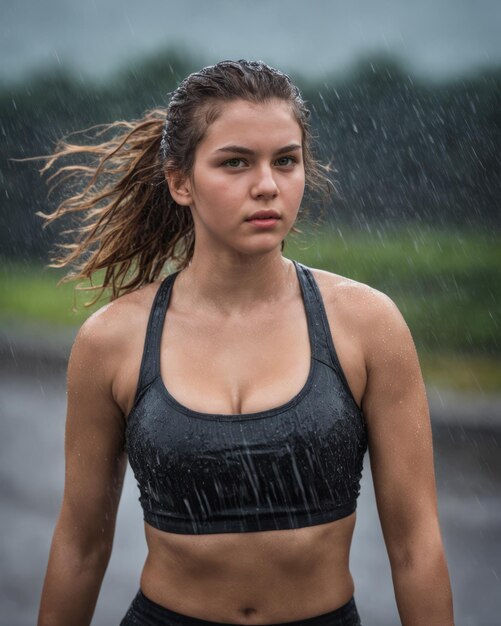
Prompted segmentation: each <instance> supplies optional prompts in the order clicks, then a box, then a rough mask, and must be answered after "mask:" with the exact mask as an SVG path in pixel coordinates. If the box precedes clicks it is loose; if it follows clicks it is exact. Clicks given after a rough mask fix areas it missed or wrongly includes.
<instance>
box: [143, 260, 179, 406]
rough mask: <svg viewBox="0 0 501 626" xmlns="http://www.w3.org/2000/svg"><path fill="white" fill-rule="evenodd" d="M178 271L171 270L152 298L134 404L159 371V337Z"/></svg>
mask: <svg viewBox="0 0 501 626" xmlns="http://www.w3.org/2000/svg"><path fill="white" fill-rule="evenodd" d="M178 273H179V271H177V272H173V273H172V274H169V275H168V276H166V277H165V278H164V279H163V281H162V282H161V284H160V287H159V288H158V289H157V292H156V294H155V297H154V299H153V304H152V307H151V310H150V316H149V319H148V326H147V327H146V337H145V341H144V349H143V357H142V359H141V367H140V370H139V380H138V385H137V390H136V397H135V399H134V404H135V403H136V402H137V401H138V399H139V396H140V395H141V394H142V393H143V392H144V390H145V389H147V388H148V387H149V386H150V385H151V383H152V382H153V381H154V380H155V378H156V377H157V376H158V375H159V373H160V372H159V368H160V339H161V336H162V328H163V323H164V319H165V313H166V311H167V307H168V305H169V298H170V293H171V286H172V283H173V282H174V279H175V277H176V275H177V274H178Z"/></svg>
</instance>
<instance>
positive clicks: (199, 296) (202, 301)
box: [176, 250, 297, 317]
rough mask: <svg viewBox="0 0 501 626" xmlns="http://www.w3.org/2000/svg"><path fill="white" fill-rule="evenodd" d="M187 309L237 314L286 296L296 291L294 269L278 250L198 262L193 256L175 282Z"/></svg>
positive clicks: (275, 301) (225, 314)
mask: <svg viewBox="0 0 501 626" xmlns="http://www.w3.org/2000/svg"><path fill="white" fill-rule="evenodd" d="M176 283H177V287H178V291H179V293H180V294H181V297H182V299H183V300H184V302H185V305H186V306H187V307H190V310H198V311H202V310H203V311H211V310H212V311H214V312H215V313H218V314H221V315H223V316H225V317H229V316H231V315H241V314H245V313H248V312H249V311H250V310H257V309H259V308H262V307H263V306H266V305H273V304H276V303H278V302H280V301H283V300H284V299H285V298H287V297H290V296H291V294H293V293H295V291H296V289H297V281H296V270H295V268H294V264H293V263H292V261H290V260H289V259H286V258H284V257H283V256H282V254H281V252H280V250H278V251H277V250H274V251H273V252H270V253H269V254H264V255H260V256H250V255H245V257H242V258H239V259H235V258H231V259H230V258H227V257H226V258H225V257H223V258H210V259H208V260H207V259H203V260H202V259H200V257H197V255H195V254H194V255H193V258H192V260H191V262H190V264H189V265H188V267H186V268H185V269H183V270H182V271H181V272H180V274H179V276H178V278H177V279H176Z"/></svg>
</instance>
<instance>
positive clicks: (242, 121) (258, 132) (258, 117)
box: [200, 99, 302, 150]
mask: <svg viewBox="0 0 501 626" xmlns="http://www.w3.org/2000/svg"><path fill="white" fill-rule="evenodd" d="M301 137H302V131H301V127H300V126H299V124H298V122H297V121H296V119H295V117H294V115H293V113H292V110H291V107H290V105H289V104H288V103H287V102H286V101H284V100H278V99H274V100H269V101H267V102H262V103H254V102H247V101H246V100H234V101H231V102H225V103H223V104H222V105H220V108H219V116H218V117H217V118H216V119H215V120H214V122H212V124H210V125H209V126H208V128H207V130H206V133H205V137H204V139H203V140H202V142H201V144H200V148H205V149H207V150H209V149H212V148H214V147H217V146H218V145H219V144H222V143H227V144H229V143H236V142H239V144H242V143H245V144H253V143H256V142H257V143H262V142H265V143H267V144H268V143H270V144H273V143H275V142H279V143H282V142H283V145H285V144H287V143H291V142H296V143H301Z"/></svg>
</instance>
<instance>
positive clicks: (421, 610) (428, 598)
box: [391, 546, 454, 626]
mask: <svg viewBox="0 0 501 626" xmlns="http://www.w3.org/2000/svg"><path fill="white" fill-rule="evenodd" d="M391 569H392V578H393V586H394V589H395V597H396V601H397V606H398V612H399V615H400V620H401V622H402V625H403V626H454V617H453V609H452V592H451V586H450V581H449V573H448V571H447V563H446V561H445V556H444V552H443V549H442V548H441V546H440V547H437V548H435V549H433V550H429V549H428V550H426V549H424V550H421V551H419V552H417V551H416V552H415V553H414V554H412V555H411V554H407V556H406V557H405V558H402V559H400V560H399V561H397V562H394V563H392V568H391Z"/></svg>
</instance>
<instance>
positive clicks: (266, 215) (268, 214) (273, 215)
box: [246, 211, 280, 222]
mask: <svg viewBox="0 0 501 626" xmlns="http://www.w3.org/2000/svg"><path fill="white" fill-rule="evenodd" d="M266 219H277V220H278V219H280V215H279V214H278V213H277V212H276V211H256V213H253V214H252V215H251V216H250V217H248V218H247V219H246V221H247V222H249V221H251V220H266Z"/></svg>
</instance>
